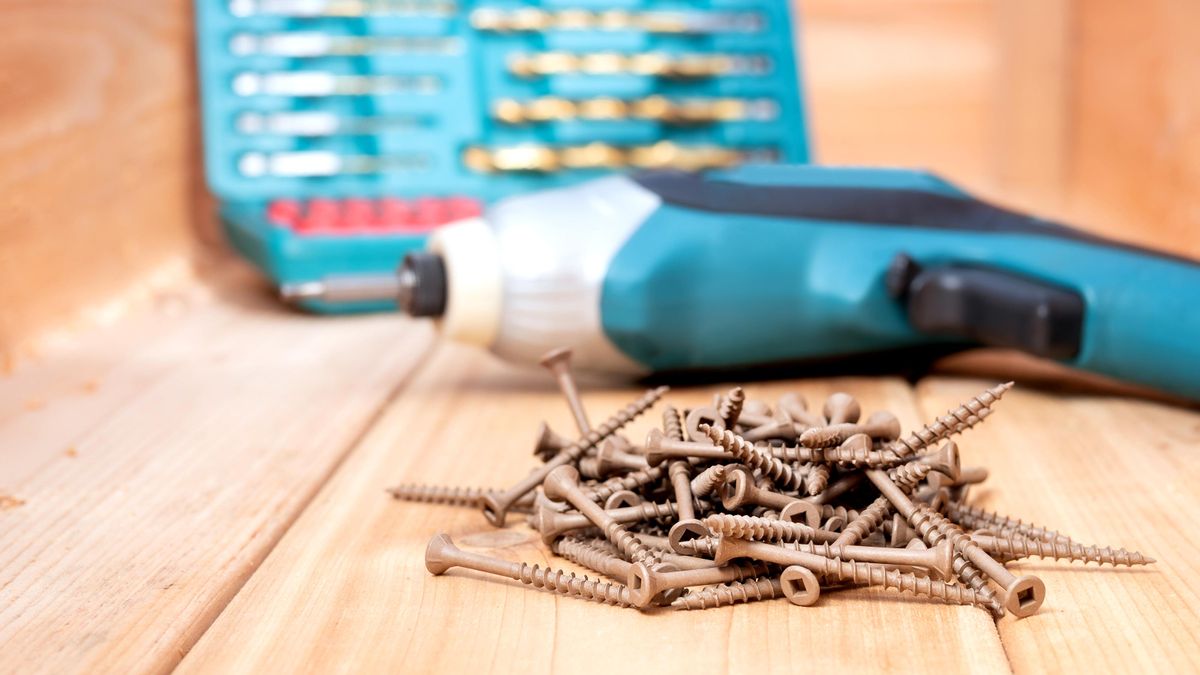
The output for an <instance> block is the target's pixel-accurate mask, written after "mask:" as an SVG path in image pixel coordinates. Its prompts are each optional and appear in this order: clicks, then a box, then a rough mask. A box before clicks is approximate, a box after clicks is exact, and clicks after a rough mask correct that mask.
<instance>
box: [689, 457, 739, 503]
mask: <svg viewBox="0 0 1200 675" xmlns="http://www.w3.org/2000/svg"><path fill="white" fill-rule="evenodd" d="M736 468H745V466H744V465H742V464H715V465H713V466H710V467H708V468H707V469H705V470H703V471H701V472H700V473H698V474H696V477H695V478H693V479H692V494H693V495H694V496H696V497H707V496H709V495H710V494H712V493H714V492H716V491H717V490H718V489H719V488H720V487H721V484H722V483H724V482H725V474H726V473H727V472H729V471H731V470H733V469H736Z"/></svg>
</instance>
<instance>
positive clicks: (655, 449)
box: [646, 425, 731, 466]
mask: <svg viewBox="0 0 1200 675" xmlns="http://www.w3.org/2000/svg"><path fill="white" fill-rule="evenodd" d="M703 426H704V428H708V425H703ZM693 457H694V458H697V459H706V460H717V461H721V460H729V459H731V458H730V456H729V454H728V453H726V452H725V451H724V450H722V449H721V448H719V447H716V446H714V445H712V444H711V443H697V442H695V441H674V440H671V439H669V438H667V437H666V436H665V435H663V432H661V431H659V430H658V429H651V430H650V433H649V434H647V435H646V462H647V463H648V464H650V466H658V465H659V464H662V463H663V462H665V461H667V460H670V459H679V458H684V459H687V458H693Z"/></svg>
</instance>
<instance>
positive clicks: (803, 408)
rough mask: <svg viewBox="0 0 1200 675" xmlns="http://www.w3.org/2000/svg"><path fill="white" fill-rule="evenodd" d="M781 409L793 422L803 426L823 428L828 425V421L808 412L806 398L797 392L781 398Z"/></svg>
mask: <svg viewBox="0 0 1200 675" xmlns="http://www.w3.org/2000/svg"><path fill="white" fill-rule="evenodd" d="M779 408H780V409H781V410H783V411H784V413H786V414H787V416H788V417H790V418H791V419H792V421H793V422H797V423H799V424H803V425H805V426H808V427H823V426H826V425H827V424H828V422H827V421H826V419H825V418H824V417H822V416H821V415H818V414H816V413H813V412H809V410H808V402H807V401H805V400H804V397H803V396H801V395H800V394H797V393H795V392H789V393H786V394H784V395H783V396H780V397H779Z"/></svg>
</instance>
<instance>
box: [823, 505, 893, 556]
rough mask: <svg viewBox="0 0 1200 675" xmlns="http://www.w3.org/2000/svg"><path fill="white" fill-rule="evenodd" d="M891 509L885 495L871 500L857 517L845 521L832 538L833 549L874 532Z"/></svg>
mask: <svg viewBox="0 0 1200 675" xmlns="http://www.w3.org/2000/svg"><path fill="white" fill-rule="evenodd" d="M891 510H892V503H891V502H890V501H888V499H887V497H880V498H878V499H876V500H875V501H873V502H871V505H870V506H868V507H867V508H865V509H863V510H862V511H860V512H859V513H858V517H857V518H854V519H852V520H851V521H850V522H848V523H846V526H845V527H844V528H843V529H842V533H841V534H840V535H838V538H837V539H835V540H834V542H833V544H832V546H833V549H834V550H835V551H837V550H840V549H841V548H842V547H843V546H850V545H851V544H857V543H858V542H860V541H862V539H863V537H865V536H867V535H868V534H870V533H872V532H874V531H875V530H876V529H877V528H878V527H879V526H880V525H881V524H882V523H883V521H884V519H885V518H887V515H888V513H890V512H891ZM839 557H840V556H839Z"/></svg>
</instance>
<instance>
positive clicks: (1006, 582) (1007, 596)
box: [867, 469, 1046, 617]
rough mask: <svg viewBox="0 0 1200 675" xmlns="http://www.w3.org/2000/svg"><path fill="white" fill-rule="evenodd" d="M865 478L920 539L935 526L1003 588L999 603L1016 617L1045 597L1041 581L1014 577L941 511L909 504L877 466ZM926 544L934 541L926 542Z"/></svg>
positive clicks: (1024, 614) (1027, 612)
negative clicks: (890, 503) (915, 530)
mask: <svg viewBox="0 0 1200 675" xmlns="http://www.w3.org/2000/svg"><path fill="white" fill-rule="evenodd" d="M867 478H869V479H870V480H871V482H872V483H874V484H875V486H876V487H877V488H879V491H880V492H882V493H883V495H884V496H885V497H887V498H888V500H889V501H891V502H892V506H894V507H896V511H897V512H899V513H900V514H901V515H903V516H904V517H905V518H907V519H908V522H909V523H910V524H911V525H912V526H913V527H914V528H916V529H917V531H919V532H921V535H922V537H923V538H925V539H926V541H929V539H928V538H927V537H925V533H926V532H927V531H928V530H929V529H930V527H933V528H936V529H937V530H938V531H939V532H940V533H941V534H942V535H943V536H945V537H948V538H949V539H950V540H951V542H952V543H953V545H954V550H955V551H956V552H957V553H959V554H960V555H962V556H963V557H965V558H966V559H967V560H968V561H970V563H971V564H972V565H974V566H975V567H976V568H978V569H979V570H980V571H982V572H983V573H984V574H986V575H987V576H988V577H990V578H991V580H992V581H994V582H995V583H996V584H997V585H998V586H1000V587H1001V588H1002V589H1004V594H1003V597H1002V598H1001V603H1002V604H1003V605H1004V608H1005V609H1007V610H1008V611H1010V612H1012V613H1013V614H1014V615H1016V616H1018V617H1025V616H1030V615H1031V614H1033V613H1035V612H1037V610H1038V608H1039V607H1041V605H1042V601H1043V600H1045V597H1046V586H1045V584H1043V583H1042V580H1041V579H1039V578H1037V577H1035V576H1032V575H1027V576H1022V577H1017V576H1016V575H1014V574H1013V573H1012V572H1009V571H1008V570H1007V569H1006V568H1005V567H1004V565H1002V564H1001V563H999V562H997V561H996V559H995V558H992V557H991V556H990V555H988V554H987V552H986V551H984V550H983V549H982V548H980V547H979V546H977V545H975V544H974V543H972V542H971V539H970V537H968V536H967V535H966V533H964V532H963V531H962V530H961V529H959V528H958V526H957V525H954V524H953V523H951V522H950V521H948V520H946V519H945V518H944V517H943V516H942V515H941V514H939V513H934V512H932V511H930V510H929V509H928V507H926V506H925V505H923V504H913V502H912V500H910V499H909V498H908V495H906V494H905V493H904V491H903V490H901V489H900V488H899V487H898V486H897V485H896V484H895V483H894V482H892V479H891V478H890V477H888V475H887V473H885V472H883V471H880V470H878V469H870V470H868V471H867ZM929 543H934V542H931V541H929Z"/></svg>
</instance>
